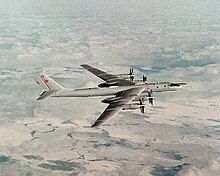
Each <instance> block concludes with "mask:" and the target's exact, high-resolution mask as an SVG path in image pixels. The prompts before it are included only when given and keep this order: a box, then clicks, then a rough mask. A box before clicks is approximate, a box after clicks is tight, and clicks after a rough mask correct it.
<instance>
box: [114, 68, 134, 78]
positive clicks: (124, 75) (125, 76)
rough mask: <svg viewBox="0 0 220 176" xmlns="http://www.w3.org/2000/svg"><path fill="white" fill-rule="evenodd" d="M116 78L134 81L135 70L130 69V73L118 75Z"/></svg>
mask: <svg viewBox="0 0 220 176" xmlns="http://www.w3.org/2000/svg"><path fill="white" fill-rule="evenodd" d="M116 76H118V77H120V78H121V79H130V81H134V70H133V68H130V71H129V73H125V74H117V75H116Z"/></svg>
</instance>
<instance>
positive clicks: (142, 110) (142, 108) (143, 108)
mask: <svg viewBox="0 0 220 176" xmlns="http://www.w3.org/2000/svg"><path fill="white" fill-rule="evenodd" d="M140 110H141V113H143V114H144V110H145V107H144V106H141V107H140Z"/></svg>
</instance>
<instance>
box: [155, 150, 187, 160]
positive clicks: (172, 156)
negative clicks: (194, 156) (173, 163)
mask: <svg viewBox="0 0 220 176" xmlns="http://www.w3.org/2000/svg"><path fill="white" fill-rule="evenodd" d="M158 152H159V151H158ZM160 153H161V154H162V156H164V157H165V158H169V159H173V160H178V161H181V160H182V159H183V156H182V155H181V154H179V153H176V152H169V151H161V152H160Z"/></svg>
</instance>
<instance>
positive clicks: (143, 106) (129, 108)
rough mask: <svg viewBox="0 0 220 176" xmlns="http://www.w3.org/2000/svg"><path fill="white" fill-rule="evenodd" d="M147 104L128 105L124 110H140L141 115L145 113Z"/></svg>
mask: <svg viewBox="0 0 220 176" xmlns="http://www.w3.org/2000/svg"><path fill="white" fill-rule="evenodd" d="M144 108H145V104H143V103H135V104H127V105H125V106H124V108H123V109H122V110H135V109H140V111H141V113H144Z"/></svg>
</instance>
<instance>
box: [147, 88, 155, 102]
mask: <svg viewBox="0 0 220 176" xmlns="http://www.w3.org/2000/svg"><path fill="white" fill-rule="evenodd" d="M152 95H153V91H152V90H150V91H148V97H149V103H150V104H151V105H153V104H154V103H153V101H154V98H153V97H152Z"/></svg>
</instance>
